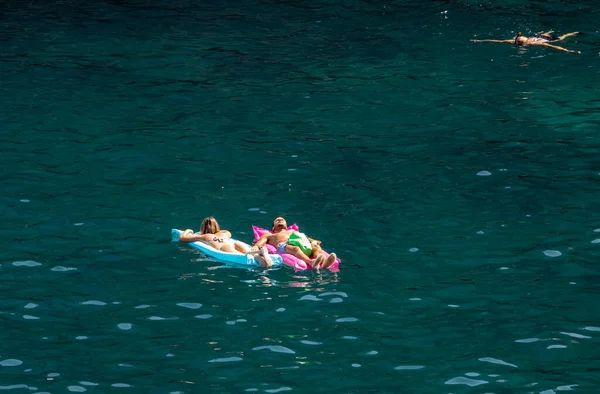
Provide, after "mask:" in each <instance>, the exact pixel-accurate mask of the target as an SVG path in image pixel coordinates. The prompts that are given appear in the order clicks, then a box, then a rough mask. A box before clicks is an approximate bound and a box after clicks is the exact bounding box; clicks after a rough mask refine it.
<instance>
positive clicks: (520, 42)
mask: <svg viewBox="0 0 600 394" xmlns="http://www.w3.org/2000/svg"><path fill="white" fill-rule="evenodd" d="M526 42H527V37H525V36H524V35H523V33H521V32H518V33H517V36H516V37H515V42H514V44H513V45H525V43H526Z"/></svg>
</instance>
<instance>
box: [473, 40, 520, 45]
mask: <svg viewBox="0 0 600 394" xmlns="http://www.w3.org/2000/svg"><path fill="white" fill-rule="evenodd" d="M471 42H508V43H509V44H514V42H515V40H471Z"/></svg>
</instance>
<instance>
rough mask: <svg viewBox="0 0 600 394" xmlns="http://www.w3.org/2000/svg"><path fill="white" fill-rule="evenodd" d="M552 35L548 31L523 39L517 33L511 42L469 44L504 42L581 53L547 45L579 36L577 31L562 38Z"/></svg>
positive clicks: (520, 34)
mask: <svg viewBox="0 0 600 394" xmlns="http://www.w3.org/2000/svg"><path fill="white" fill-rule="evenodd" d="M552 33H553V31H552V30H550V31H546V32H542V33H536V34H534V35H533V37H525V36H524V35H523V33H521V32H519V33H518V34H517V36H516V37H515V38H514V39H512V40H471V42H506V43H509V44H513V45H518V46H525V45H539V46H543V47H550V48H554V49H557V50H559V51H564V52H571V53H581V51H572V50H569V49H567V48H563V47H559V46H558V45H552V44H549V43H550V42H556V41H562V40H564V39H565V38H567V37H571V36H574V35H577V34H579V32H578V31H574V32H572V33H567V34H563V35H562V36H555V35H553V34H552Z"/></svg>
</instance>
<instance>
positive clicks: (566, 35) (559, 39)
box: [557, 31, 579, 41]
mask: <svg viewBox="0 0 600 394" xmlns="http://www.w3.org/2000/svg"><path fill="white" fill-rule="evenodd" d="M577 34H579V32H578V31H574V32H571V33H567V34H563V35H562V36H558V37H557V39H558V41H562V40H564V39H565V38H567V37H572V36H576V35H577Z"/></svg>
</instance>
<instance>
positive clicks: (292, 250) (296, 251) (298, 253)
mask: <svg viewBox="0 0 600 394" xmlns="http://www.w3.org/2000/svg"><path fill="white" fill-rule="evenodd" d="M285 252H286V253H287V254H291V255H292V256H294V257H297V258H299V259H300V260H302V261H304V262H305V263H306V264H308V265H310V266H311V267H312V266H313V264H314V260H312V259H311V258H310V257H308V256H307V255H305V254H304V252H302V250H301V249H300V248H299V247H297V246H294V245H286V246H285Z"/></svg>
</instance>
